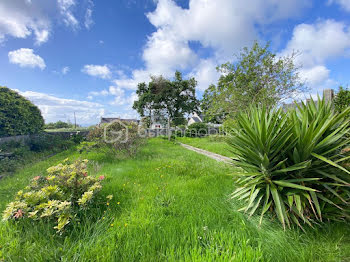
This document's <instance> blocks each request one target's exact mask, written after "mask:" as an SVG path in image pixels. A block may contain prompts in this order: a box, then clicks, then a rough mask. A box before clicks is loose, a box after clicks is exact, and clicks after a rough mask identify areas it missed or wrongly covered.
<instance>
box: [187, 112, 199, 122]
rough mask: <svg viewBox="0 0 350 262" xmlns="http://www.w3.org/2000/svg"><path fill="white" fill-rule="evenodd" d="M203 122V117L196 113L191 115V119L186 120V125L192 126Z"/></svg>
mask: <svg viewBox="0 0 350 262" xmlns="http://www.w3.org/2000/svg"><path fill="white" fill-rule="evenodd" d="M201 122H203V116H202V115H198V114H197V113H193V114H192V117H190V118H189V119H188V122H187V125H192V124H194V123H201Z"/></svg>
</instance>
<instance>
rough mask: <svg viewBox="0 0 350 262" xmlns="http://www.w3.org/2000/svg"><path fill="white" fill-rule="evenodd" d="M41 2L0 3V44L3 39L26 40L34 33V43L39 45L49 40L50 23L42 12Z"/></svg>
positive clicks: (11, 0) (17, 0)
mask: <svg viewBox="0 0 350 262" xmlns="http://www.w3.org/2000/svg"><path fill="white" fill-rule="evenodd" d="M42 2H43V1H42V0H38V1H35V3H34V2H31V1H21V0H1V1H0V42H2V41H4V40H5V37H6V36H7V35H8V36H12V37H15V38H27V37H28V36H30V35H32V34H33V33H34V36H35V43H36V44H38V45H40V44H42V43H44V42H46V41H47V40H48V38H49V34H50V33H49V32H50V28H51V25H50V21H49V19H48V18H47V16H46V15H45V12H44V11H43V10H42V6H41V5H42Z"/></svg>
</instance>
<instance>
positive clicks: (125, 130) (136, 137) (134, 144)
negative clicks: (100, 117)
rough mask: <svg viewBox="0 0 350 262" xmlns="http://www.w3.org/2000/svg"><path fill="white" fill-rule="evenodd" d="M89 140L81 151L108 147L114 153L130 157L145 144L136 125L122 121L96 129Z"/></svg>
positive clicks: (92, 131) (88, 137) (90, 133)
mask: <svg viewBox="0 0 350 262" xmlns="http://www.w3.org/2000/svg"><path fill="white" fill-rule="evenodd" d="M87 140H88V142H87V143H84V145H83V147H81V149H80V151H82V150H86V149H87V150H89V149H91V148H92V147H106V146H107V147H108V148H110V149H112V150H113V151H114V152H118V153H126V154H127V155H129V156H130V155H133V154H135V153H136V152H137V150H138V149H139V147H140V145H141V144H142V143H143V142H144V139H143V138H142V137H141V136H140V134H139V128H138V125H137V124H136V123H130V122H122V121H115V122H112V123H110V124H105V125H101V126H97V127H95V128H94V129H93V130H91V131H90V132H89V134H88V136H87Z"/></svg>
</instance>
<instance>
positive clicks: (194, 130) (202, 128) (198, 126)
mask: <svg viewBox="0 0 350 262" xmlns="http://www.w3.org/2000/svg"><path fill="white" fill-rule="evenodd" d="M206 135H208V125H207V124H206V123H202V122H199V123H193V124H191V125H189V126H188V128H187V130H186V136H189V137H202V136H206Z"/></svg>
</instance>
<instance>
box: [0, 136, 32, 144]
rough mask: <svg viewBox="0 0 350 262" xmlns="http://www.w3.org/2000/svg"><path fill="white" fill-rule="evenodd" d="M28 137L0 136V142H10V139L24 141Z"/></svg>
mask: <svg viewBox="0 0 350 262" xmlns="http://www.w3.org/2000/svg"><path fill="white" fill-rule="evenodd" d="M29 137H30V136H29V135H21V136H7V137H0V144H3V143H6V142H10V141H15V142H21V143H24V142H25V141H27V140H28V139H29Z"/></svg>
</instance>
